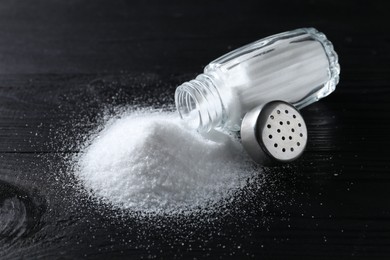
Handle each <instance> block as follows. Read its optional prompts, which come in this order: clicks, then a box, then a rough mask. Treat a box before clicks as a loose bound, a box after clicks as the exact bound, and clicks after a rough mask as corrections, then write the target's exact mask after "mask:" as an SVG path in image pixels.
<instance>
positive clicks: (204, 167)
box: [75, 110, 255, 214]
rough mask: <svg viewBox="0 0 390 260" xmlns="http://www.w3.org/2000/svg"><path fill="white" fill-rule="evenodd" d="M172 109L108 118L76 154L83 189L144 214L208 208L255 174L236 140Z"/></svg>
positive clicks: (102, 198) (241, 186) (108, 201)
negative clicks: (203, 131) (198, 128)
mask: <svg viewBox="0 0 390 260" xmlns="http://www.w3.org/2000/svg"><path fill="white" fill-rule="evenodd" d="M181 121H182V120H181V119H180V118H179V117H178V115H177V114H176V113H170V112H158V111H153V110H144V111H138V112H131V113H125V114H123V115H122V116H121V117H119V118H118V117H116V118H115V119H111V120H109V121H108V122H107V123H106V124H105V126H104V127H103V129H102V130H101V131H100V132H99V133H98V134H97V135H95V136H94V138H92V139H91V141H90V143H89V145H88V146H86V147H85V148H84V149H83V150H82V151H81V153H80V154H79V155H78V157H77V158H76V160H77V162H76V164H77V167H76V171H75V174H76V177H77V178H78V179H79V180H80V181H81V183H82V185H83V187H84V189H85V190H86V191H88V192H90V193H91V195H92V196H94V197H96V198H98V199H99V200H101V201H103V202H104V203H108V204H110V205H112V206H114V207H116V208H120V209H126V210H131V211H136V212H140V213H145V214H179V213H188V212H193V211H197V210H211V209H210V208H212V207H213V205H216V204H218V203H222V202H223V201H228V200H229V198H231V196H233V195H234V193H235V192H236V191H238V190H239V189H241V188H243V187H244V186H245V184H246V181H247V180H248V178H249V177H250V176H251V175H253V174H254V172H255V170H254V169H253V165H252V163H250V162H249V161H248V158H247V156H246V155H245V153H244V151H243V150H242V148H241V145H240V143H239V142H238V141H237V140H236V139H235V138H233V137H231V136H229V135H224V134H221V135H220V136H219V137H218V138H217V139H215V140H218V141H212V140H209V139H207V138H204V137H203V136H201V135H199V134H198V133H197V132H195V131H193V130H190V129H187V128H186V127H185V126H184V125H182V122H181Z"/></svg>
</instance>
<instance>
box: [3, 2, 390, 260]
mask: <svg viewBox="0 0 390 260" xmlns="http://www.w3.org/2000/svg"><path fill="white" fill-rule="evenodd" d="M388 10H389V5H388V4H386V1H297V2H295V3H291V1H289V2H284V1H253V2H246V3H243V2H240V1H226V2H222V1H215V2H211V1H194V2H188V3H182V2H181V1H176V2H170V3H164V2H163V1H128V2H126V1H102V0H97V1H83V0H79V1H76V0H74V1H46V0H39V1H20V0H6V1H2V2H0V256H1V258H2V259H12V258H16V259H19V258H21V257H24V258H26V259H31V258H38V257H42V258H50V259H52V258H69V259H73V258H105V257H108V256H110V257H123V258H147V257H158V258H160V257H165V258H167V259H172V258H197V259H200V258H204V257H209V258H211V259H216V258H238V259H242V258H250V257H260V256H270V257H281V258H285V257H288V256H307V257H314V256H325V257H330V256H338V257H340V256H387V257H388V256H389V255H390V200H389V191H390V158H389V155H390V152H389V149H390V137H389V133H390V124H389V120H390V103H389V101H390V36H389V35H390V34H389V33H390V17H389V14H388ZM307 26H313V27H316V28H317V29H319V30H320V31H323V32H325V33H326V35H327V36H328V37H329V39H330V40H331V41H332V42H333V43H334V45H335V49H336V51H337V52H338V54H339V58H340V64H341V71H342V72H341V81H340V84H339V85H338V87H337V90H336V92H335V93H333V94H332V95H330V96H329V97H328V98H326V99H323V100H321V101H320V102H317V103H315V104H313V105H311V106H309V107H307V108H305V109H304V110H303V111H302V113H303V116H304V117H305V119H306V123H307V125H308V130H309V136H310V138H309V143H308V147H307V151H306V152H305V154H304V155H303V157H302V158H301V159H300V160H298V161H296V162H294V163H292V164H290V165H287V166H285V167H276V168H273V169H264V171H265V174H266V175H267V185H266V186H265V187H266V188H265V190H264V191H263V192H260V193H259V194H254V195H252V196H253V198H252V200H251V201H249V202H248V203H247V204H244V205H236V208H234V209H233V208H232V210H231V214H228V215H224V216H215V218H211V219H210V221H209V223H205V222H204V221H203V222H201V221H199V219H198V218H197V217H196V216H194V217H192V218H189V219H176V220H172V219H158V218H152V219H148V220H144V221H141V220H139V219H133V218H127V217H126V216H113V215H115V214H116V212H114V211H112V210H111V209H109V208H105V207H104V206H98V205H96V204H94V202H93V201H91V199H90V198H88V197H86V196H85V195H83V194H80V193H79V192H78V191H77V190H75V188H74V187H73V186H72V185H70V184H69V183H71V182H72V175H71V174H69V168H68V165H69V164H68V160H69V158H70V157H71V156H72V155H73V154H75V153H77V152H78V144H79V143H80V142H81V140H80V136H83V134H86V133H88V131H90V130H91V129H93V128H95V127H96V126H97V125H98V123H99V120H100V119H101V117H102V113H103V112H104V111H107V110H108V111H113V110H114V109H115V108H116V107H121V106H128V105H131V104H135V103H137V104H140V103H145V104H148V102H149V103H150V101H149V100H150V98H153V100H154V101H153V103H154V104H155V105H156V106H163V105H164V104H165V105H167V104H172V103H173V93H174V90H175V87H176V86H177V85H178V84H180V83H181V82H183V81H185V80H189V79H191V78H193V77H194V76H195V75H196V74H197V73H199V72H201V71H202V68H203V67H204V66H205V65H206V64H207V63H208V62H209V61H211V60H212V59H214V58H216V57H218V56H220V55H221V54H224V53H226V52H227V51H229V50H232V49H234V48H236V47H239V46H241V45H243V44H246V43H249V42H251V41H254V40H257V39H259V38H262V37H264V36H267V35H271V34H274V33H278V32H282V31H286V30H290V29H295V28H300V27H307ZM149 105H152V104H149ZM198 221H199V224H198V225H196V223H197V222H198Z"/></svg>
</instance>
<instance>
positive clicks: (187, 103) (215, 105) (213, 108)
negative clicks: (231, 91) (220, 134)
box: [175, 73, 224, 132]
mask: <svg viewBox="0 0 390 260" xmlns="http://www.w3.org/2000/svg"><path fill="white" fill-rule="evenodd" d="M175 103H176V108H177V110H178V112H179V114H180V117H181V118H182V119H184V120H185V122H186V123H187V124H188V125H189V126H190V127H191V128H194V129H197V130H198V131H199V132H209V131H210V130H211V129H213V128H216V127H218V126H220V125H221V124H222V121H223V112H224V108H223V103H222V100H221V96H220V94H219V91H218V88H217V85H216V80H215V79H214V77H213V76H212V75H210V74H207V73H204V74H200V75H198V76H197V77H196V78H195V79H193V80H191V81H188V82H185V83H183V84H182V85H180V86H179V87H178V88H177V89H176V92H175Z"/></svg>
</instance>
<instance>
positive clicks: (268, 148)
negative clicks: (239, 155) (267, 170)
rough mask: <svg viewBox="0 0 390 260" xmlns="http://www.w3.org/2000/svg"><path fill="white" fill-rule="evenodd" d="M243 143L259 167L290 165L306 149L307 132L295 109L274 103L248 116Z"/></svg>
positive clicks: (289, 105)
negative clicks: (284, 163)
mask: <svg viewBox="0 0 390 260" xmlns="http://www.w3.org/2000/svg"><path fill="white" fill-rule="evenodd" d="M241 140H242V144H243V146H244V148H245V150H246V151H247V152H248V154H249V155H250V156H251V157H252V159H253V160H254V161H256V162H258V163H260V164H263V165H273V164H277V163H280V162H291V161H293V160H295V159H297V158H298V157H299V156H300V155H301V154H302V153H303V151H304V149H305V147H306V143H307V128H306V124H305V121H304V120H303V117H302V116H301V114H300V113H299V112H298V110H297V109H296V108H295V107H294V106H293V105H291V104H289V103H286V102H284V101H272V102H269V103H267V104H265V105H262V106H259V107H256V108H254V109H253V110H251V111H249V112H248V113H247V114H246V115H245V117H244V118H243V120H242V124H241Z"/></svg>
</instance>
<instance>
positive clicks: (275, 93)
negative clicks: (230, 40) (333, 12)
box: [175, 28, 340, 132]
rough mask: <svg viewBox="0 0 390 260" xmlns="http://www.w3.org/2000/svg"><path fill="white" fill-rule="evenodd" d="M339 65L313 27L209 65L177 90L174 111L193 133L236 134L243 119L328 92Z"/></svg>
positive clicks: (308, 101)
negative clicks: (276, 103)
mask: <svg viewBox="0 0 390 260" xmlns="http://www.w3.org/2000/svg"><path fill="white" fill-rule="evenodd" d="M339 73H340V66H339V64H338V57H337V54H336V52H335V51H334V49H333V46H332V43H331V42H330V41H329V40H327V38H326V37H325V35H324V34H323V33H321V32H318V31H317V30H316V29H314V28H302V29H297V30H293V31H288V32H284V33H280V34H276V35H273V36H270V37H267V38H264V39H261V40H258V41H256V42H253V43H251V44H248V45H245V46H243V47H241V48H238V49H236V50H234V51H231V52H229V53H227V54H225V55H224V56H222V57H220V58H218V59H216V60H214V61H212V62H211V63H210V64H209V65H207V66H206V68H205V69H204V73H203V74H200V75H198V76H197V77H196V78H195V79H194V80H191V81H189V82H185V83H183V84H182V85H180V86H179V87H178V88H177V89H176V93H175V102H176V107H177V110H178V111H179V114H180V116H181V118H182V119H184V120H185V121H186V122H187V123H188V124H189V125H190V126H191V127H192V128H194V129H197V130H198V131H200V132H208V131H210V130H211V129H221V128H222V129H228V130H230V131H239V130H240V125H241V121H242V118H243V117H244V115H245V114H246V113H247V112H248V111H250V110H251V109H253V108H254V107H257V106H259V105H261V104H265V103H267V102H269V101H272V100H283V101H286V102H289V103H291V104H293V105H294V106H295V107H297V108H298V109H301V108H303V107H305V106H307V105H309V104H311V103H313V102H315V101H318V100H319V99H321V98H323V97H326V96H327V95H329V94H330V93H332V92H333V91H334V90H335V88H336V84H337V83H338V81H339Z"/></svg>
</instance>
